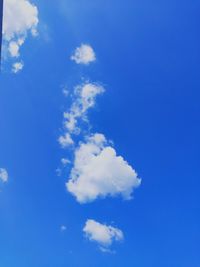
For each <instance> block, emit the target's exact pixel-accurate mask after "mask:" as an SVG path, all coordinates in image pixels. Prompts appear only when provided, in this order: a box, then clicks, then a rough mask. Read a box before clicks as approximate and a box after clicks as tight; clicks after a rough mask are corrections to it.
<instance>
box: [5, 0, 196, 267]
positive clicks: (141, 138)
mask: <svg viewBox="0 0 200 267" xmlns="http://www.w3.org/2000/svg"><path fill="white" fill-rule="evenodd" d="M34 3H35V4H36V5H37V7H38V9H39V18H40V24H39V32H40V34H39V36H38V38H34V39H33V38H28V39H27V41H26V44H25V45H24V46H23V47H22V49H21V55H22V57H23V60H24V62H25V67H24V69H23V71H22V72H20V73H18V74H17V75H14V74H12V73H10V72H9V71H4V72H2V73H1V76H0V127H1V130H0V167H4V168H6V169H7V170H8V172H9V181H8V183H7V184H5V185H3V186H2V185H1V192H0V266H2V267H27V266H29V267H64V266H68V267H102V266H105V267H122V266H123V267H147V266H148V267H151V266H152V267H160V266H162V267H179V266H180V267H188V266H192V267H199V266H200V254H199V245H200V231H199V230H200V229H199V225H200V213H199V211H200V210H199V209H200V206H199V203H200V194H199V186H200V181H199V177H200V169H199V149H200V139H199V136H200V124H199V122H200V116H199V115H200V105H199V100H200V91H199V88H200V76H199V71H200V67H199V63H200V52H199V47H200V35H199V26H200V16H199V9H200V2H199V1H197V0H194V1H192V2H189V1H180V0H177V1H173V0H169V1H160V0H155V1H147V0H127V1H120V0H110V1H107V0H95V1H90V0H76V1H74V0H56V1H48V3H47V1H42V0H40V1H39V0H34ZM81 43H89V44H91V45H92V47H93V48H94V50H95V52H96V56H97V61H96V63H95V64H91V65H90V66H88V67H85V66H79V65H76V64H74V63H73V62H72V61H70V55H71V53H72V51H73V50H74V49H75V48H76V47H77V46H79V45H80V44H81ZM6 64H8V63H6ZM81 77H85V78H86V79H87V78H88V79H90V80H91V81H97V82H101V83H102V84H103V85H104V87H105V88H106V93H105V94H104V95H103V96H102V97H100V98H98V101H97V106H96V107H95V109H94V110H92V111H91V112H90V113H89V118H90V121H91V124H92V125H93V131H94V132H103V133H104V134H105V135H106V136H107V137H108V138H109V139H112V140H113V141H114V144H115V148H116V150H117V151H118V153H119V154H120V155H123V156H124V157H125V159H126V160H127V161H128V162H129V163H130V164H131V165H132V166H133V167H134V168H135V169H136V170H137V172H138V173H139V175H140V177H141V178H142V180H143V181H142V185H141V187H140V188H139V189H137V190H136V192H135V196H134V200H132V201H123V200H121V199H120V198H116V199H111V198H106V199H105V200H97V201H95V202H94V203H90V204H86V205H80V204H78V203H77V202H76V201H75V200H74V198H73V197H72V196H71V195H70V194H69V193H67V191H66V189H65V182H66V180H67V175H68V170H67V169H66V170H65V171H64V173H63V174H62V176H60V177H58V176H57V175H56V172H55V170H56V169H57V168H58V167H59V166H60V158H61V157H63V156H66V152H64V151H63V150H61V149H60V147H59V144H58V142H57V138H58V136H59V134H60V130H59V129H60V128H61V127H62V116H63V115H62V114H63V111H64V110H65V109H66V108H67V107H68V105H69V103H68V100H67V98H65V97H64V96H63V94H62V89H61V85H64V84H65V85H67V86H68V87H69V88H71V87H72V86H74V85H75V84H78V83H79V82H80V78H81ZM88 218H94V219H96V220H97V221H101V222H107V223H112V222H114V223H115V224H116V225H117V226H118V227H119V228H120V229H122V230H123V232H124V235H125V240H124V241H123V242H122V243H121V244H117V245H116V246H115V250H116V254H105V253H101V252H100V251H99V250H98V249H97V247H96V246H95V244H94V243H90V242H88V241H87V240H86V239H85V238H84V236H83V233H82V228H83V225H84V223H85V221H86V219H88ZM63 224H64V225H66V226H67V230H66V231H65V232H61V231H60V226H61V225H63Z"/></svg>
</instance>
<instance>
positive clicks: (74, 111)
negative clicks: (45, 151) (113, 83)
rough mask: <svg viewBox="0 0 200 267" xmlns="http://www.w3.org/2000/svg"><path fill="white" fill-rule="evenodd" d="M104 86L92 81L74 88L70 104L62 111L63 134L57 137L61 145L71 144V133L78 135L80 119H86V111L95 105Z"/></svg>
mask: <svg viewBox="0 0 200 267" xmlns="http://www.w3.org/2000/svg"><path fill="white" fill-rule="evenodd" d="M104 91H105V90H104V88H103V87H102V86H100V85H97V84H94V83H84V84H82V85H79V86H76V87H75V89H74V95H73V98H74V99H73V101H72V105H71V107H70V109H69V111H68V112H64V115H63V116H64V131H65V134H64V135H63V136H60V137H59V143H60V144H61V146H62V147H66V146H68V145H72V144H73V143H74V142H73V140H72V134H75V135H78V134H79V133H80V132H81V129H80V127H79V126H78V124H79V123H80V121H81V120H83V121H85V122H86V121H88V120H87V111H88V110H89V109H91V108H92V107H94V106H95V103H96V97H97V95H100V94H102V93H103V92H104Z"/></svg>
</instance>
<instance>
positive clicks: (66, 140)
mask: <svg viewBox="0 0 200 267" xmlns="http://www.w3.org/2000/svg"><path fill="white" fill-rule="evenodd" d="M58 142H59V143H60V145H61V146H62V147H63V148H65V147H67V146H70V145H73V144H74V141H73V140H72V138H71V135H70V134H69V133H66V134H64V135H62V136H60V137H59V138H58Z"/></svg>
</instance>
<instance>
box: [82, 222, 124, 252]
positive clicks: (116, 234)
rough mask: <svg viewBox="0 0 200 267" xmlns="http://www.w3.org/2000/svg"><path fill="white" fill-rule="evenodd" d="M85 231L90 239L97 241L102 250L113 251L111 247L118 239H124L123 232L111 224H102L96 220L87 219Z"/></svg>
mask: <svg viewBox="0 0 200 267" xmlns="http://www.w3.org/2000/svg"><path fill="white" fill-rule="evenodd" d="M83 232H84V233H85V235H86V238H88V239H89V240H90V241H94V242H96V243H97V244H98V245H99V246H100V250H101V251H102V252H111V250H110V249H109V247H110V246H111V245H112V244H113V242H116V241H122V240H123V239H124V234H123V232H122V231H121V230H120V229H118V228H115V227H113V226H110V225H106V224H101V223H99V222H97V221H95V220H87V221H86V223H85V226H84V228H83Z"/></svg>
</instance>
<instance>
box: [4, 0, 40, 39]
mask: <svg viewBox="0 0 200 267" xmlns="http://www.w3.org/2000/svg"><path fill="white" fill-rule="evenodd" d="M38 22H39V19H38V9H37V7H36V6H35V5H33V4H32V3H30V1H28V0H4V17H3V35H4V38H5V39H6V40H8V41H10V40H12V39H13V38H18V37H19V36H26V34H27V33H28V31H30V32H31V33H32V35H35V34H36V32H37V25H38Z"/></svg>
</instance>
